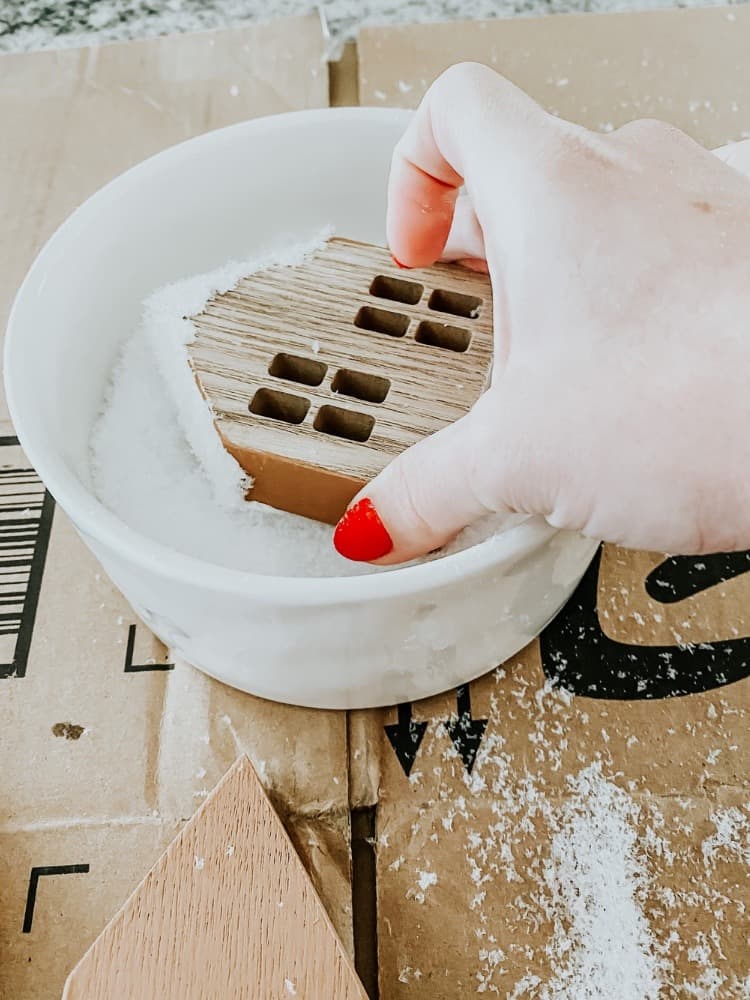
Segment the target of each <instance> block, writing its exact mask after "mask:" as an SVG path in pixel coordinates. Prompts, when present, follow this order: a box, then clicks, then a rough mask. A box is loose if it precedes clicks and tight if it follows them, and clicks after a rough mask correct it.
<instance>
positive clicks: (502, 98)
mask: <svg viewBox="0 0 750 1000" xmlns="http://www.w3.org/2000/svg"><path fill="white" fill-rule="evenodd" d="M548 118H549V116H547V115H546V114H545V113H544V112H543V111H542V110H541V108H540V107H539V105H538V104H536V103H535V102H534V101H533V100H532V99H531V98H530V97H528V96H527V95H526V94H524V93H523V92H522V91H521V90H519V89H518V88H517V87H515V86H513V84H511V83H509V82H508V81H507V80H505V79H504V78H503V77H501V76H499V75H498V74H497V73H495V72H494V71H492V70H490V69H488V68H487V67H485V66H480V65H478V64H474V63H464V64H461V65H458V66H454V67H452V68H451V69H449V70H447V71H446V72H445V73H443V74H442V76H440V77H439V78H438V79H437V80H436V81H435V83H434V84H433V85H432V87H431V88H430V89H429V91H428V92H427V94H426V96H425V98H424V100H423V102H422V104H421V105H420V107H419V110H418V111H417V113H416V115H415V116H414V118H413V119H412V121H411V123H410V124H409V127H408V128H407V130H406V133H405V134H404V136H403V138H402V139H401V141H400V142H399V143H398V145H397V147H396V149H395V151H394V155H393V162H392V165H391V175H390V178H389V183H388V215H387V232H388V243H389V246H390V248H391V252H392V253H393V255H394V257H395V258H396V260H398V261H399V262H400V263H402V264H403V265H405V266H407V267H422V266H428V265H430V264H433V263H434V262H435V261H436V260H437V259H438V258H439V257H440V256H441V254H442V252H443V249H444V248H445V245H446V242H447V240H448V236H449V233H450V229H451V225H452V222H453V215H454V211H455V207H456V201H457V199H458V192H459V189H460V188H461V186H462V184H464V183H466V185H467V187H468V189H469V191H470V193H471V195H472V198H473V200H474V204H475V205H477V206H478V205H480V204H481V203H482V202H483V201H484V200H485V199H486V198H487V196H490V195H491V196H492V200H493V202H494V203H495V204H496V205H499V204H500V203H501V202H502V191H503V189H504V187H505V188H507V187H508V185H507V184H505V185H504V182H503V179H504V174H505V170H504V168H503V165H504V164H508V163H510V162H511V161H513V160H515V159H517V158H518V157H519V156H522V155H524V150H527V148H528V145H529V143H528V133H529V131H530V130H531V131H534V130H537V131H538V129H539V128H540V127H541V126H542V124H543V123H544V122H545V121H547V120H548ZM483 196H484V197H483Z"/></svg>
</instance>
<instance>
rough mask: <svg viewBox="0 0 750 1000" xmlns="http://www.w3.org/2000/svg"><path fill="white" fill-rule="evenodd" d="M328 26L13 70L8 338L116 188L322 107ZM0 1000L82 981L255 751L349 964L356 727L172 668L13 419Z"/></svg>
mask: <svg viewBox="0 0 750 1000" xmlns="http://www.w3.org/2000/svg"><path fill="white" fill-rule="evenodd" d="M323 53H324V39H323V36H322V32H321V26H320V20H319V18H317V17H314V16H313V17H309V18H294V19H290V20H288V21H279V22H276V23H275V24H270V25H259V26H256V27H252V28H247V29H243V30H240V31H232V32H216V33H208V34H200V35H186V36H182V37H177V38H164V39H154V40H149V41H144V42H136V43H129V44H125V45H113V46H107V47H104V48H101V49H92V50H83V51H77V50H68V51H62V52H44V53H34V54H28V55H6V56H2V57H0V125H1V126H2V133H3V142H2V144H0V329H3V330H4V327H5V319H6V317H7V313H8V309H9V307H10V301H11V297H12V295H13V293H14V292H15V289H16V287H17V285H18V283H19V282H20V280H21V278H22V276H23V274H24V272H25V270H26V268H27V267H28V265H29V263H30V262H31V259H32V257H33V255H34V253H35V252H36V251H37V250H38V249H39V247H40V245H41V243H42V242H43V240H44V239H46V238H47V237H48V236H49V235H50V233H51V232H52V230H53V229H54V228H55V226H56V225H57V224H58V223H60V222H61V221H62V219H63V218H64V216H65V215H67V213H68V212H70V211H71V210H72V209H73V208H74V207H75V206H76V205H77V204H78V203H79V202H81V201H82V200H83V199H85V198H86V197H87V196H88V195H89V194H91V193H92V192H93V191H94V190H95V189H96V188H98V187H99V186H100V185H101V184H103V183H105V182H106V181H107V180H109V179H110V178H111V177H112V176H114V175H115V174H117V173H119V172H120V171H122V170H124V169H125V168H127V167H128V166H130V165H131V164H133V163H135V162H136V161H138V160H141V159H143V158H144V157H145V156H148V155H149V154H151V153H154V152H156V151H157V150H159V149H161V148H163V147H165V146H168V145H170V144H172V143H174V142H177V141H179V140H182V139H185V138H187V137H189V136H191V135H195V134H197V133H199V132H202V131H205V130H206V129H209V128H214V127H218V126H222V125H226V124H230V123H232V122H235V121H239V120H241V119H243V118H247V117H250V116H253V115H259V114H264V113H272V112H279V111H286V110H291V109H299V108H307V107H320V106H325V105H326V103H327V100H328V77H327V71H326V66H325V62H324V54H323ZM0 429H2V430H3V431H4V433H5V437H4V438H1V439H0V605H2V607H1V608H0V615H1V618H0V620H1V621H2V628H0V732H1V733H2V737H1V743H2V756H3V768H2V779H0V996H2V997H9V998H10V997H13V998H14V1000H24V998H32V997H33V998H34V1000H45V998H47V997H49V998H52V997H59V996H60V993H61V990H62V985H63V982H64V980H65V977H66V975H67V973H68V972H69V971H70V969H71V967H72V966H73V964H74V963H75V961H76V960H77V959H78V958H80V956H81V955H82V954H83V952H84V950H85V948H86V947H87V946H88V945H89V944H90V942H91V941H92V940H93V938H94V937H95V936H96V934H97V933H98V932H99V931H100V930H101V928H102V927H103V926H104V924H105V923H106V921H107V920H108V919H109V918H110V917H111V916H112V914H113V913H114V912H115V910H116V909H117V908H118V907H119V905H120V904H121V903H122V901H123V900H124V898H125V897H126V896H127V895H128V894H129V893H130V892H131V891H132V889H133V888H134V886H135V885H136V884H137V883H138V881H139V880H140V879H141V878H142V877H143V875H144V874H145V872H146V871H147V870H148V869H149V867H150V866H151V865H152V864H153V862H154V860H155V859H156V858H157V857H158V855H159V854H160V853H161V851H162V850H163V849H164V848H165V847H166V845H167V844H168V843H169V841H170V840H171V839H172V837H173V836H174V835H175V834H176V832H177V831H178V830H179V829H180V827H181V826H182V824H183V823H184V821H185V820H186V819H187V818H188V817H190V816H191V815H192V814H193V812H194V811H195V809H196V808H197V806H198V805H199V804H200V803H201V801H202V800H203V798H204V797H205V796H206V795H207V794H208V792H209V791H210V789H211V788H213V787H214V785H215V784H216V782H217V781H218V779H219V778H220V777H221V775H222V774H223V773H224V772H225V771H226V769H227V767H228V766H229V765H230V764H231V763H232V762H233V761H234V760H235V759H236V757H237V756H238V754H239V753H240V752H241V751H243V750H244V751H245V752H247V753H248V755H249V756H250V758H251V759H252V760H253V762H254V764H255V765H256V767H257V768H258V770H259V771H260V773H261V774H262V775H263V777H264V781H265V783H266V785H267V786H268V788H269V790H270V793H271V796H272V798H273V801H274V804H275V805H276V807H277V809H278V810H279V812H280V814H281V815H282V817H283V818H284V820H285V822H286V824H287V826H288V828H289V829H290V832H291V834H292V836H293V839H294V840H295V844H296V846H297V849H298V850H299V852H300V854H301V856H302V858H303V860H304V862H305V864H306V866H307V867H308V869H309V870H310V872H311V874H312V876H313V879H314V881H315V882H316V885H317V886H318V888H319V889H320V891H321V892H322V894H323V898H324V901H325V903H326V906H327V908H328V910H329V912H330V914H331V916H332V918H333V920H334V923H335V924H336V926H337V928H338V930H339V933H340V934H341V936H342V938H343V940H344V943H345V944H346V946H347V947H349V948H351V891H350V882H349V811H348V797H347V759H346V751H347V745H346V717H345V716H344V715H343V714H336V713H324V712H313V711H309V712H307V711H304V710H296V709H289V708H286V707H284V706H277V705H269V704H267V703H265V702H260V701H258V700H257V699H254V698H251V697H249V696H247V695H244V694H241V693H240V692H237V691H233V690H231V689H229V688H226V687H224V686H222V685H220V684H218V683H216V682H214V681H211V680H209V679H208V678H207V677H205V676H203V675H202V674H199V673H198V672H197V671H195V670H193V669H192V668H191V667H189V666H187V665H185V664H181V663H175V662H174V661H173V660H172V659H171V658H170V656H169V654H168V651H167V650H166V649H165V648H164V647H163V646H162V645H161V644H160V643H159V642H158V641H157V640H156V639H155V638H154V637H153V636H152V635H151V633H150V632H149V631H148V630H147V629H146V627H145V626H144V625H143V624H142V623H141V622H139V621H138V620H137V618H136V617H135V616H134V614H133V612H132V610H131V609H130V608H129V606H128V605H127V603H126V602H125V600H124V599H123V598H122V597H121V596H120V595H119V594H118V593H117V591H116V590H115V589H114V587H113V586H112V585H111V584H110V583H109V581H108V580H107V579H106V577H105V576H104V574H103V573H102V572H101V571H100V570H99V567H98V565H97V564H96V562H95V560H94V559H93V557H91V556H90V555H89V553H88V550H87V549H86V548H85V547H84V545H83V544H82V543H81V542H80V540H79V539H78V537H77V536H76V534H75V532H74V531H73V529H72V527H71V525H70V523H69V522H68V520H67V519H66V517H65V515H64V514H63V513H62V511H60V510H59V509H55V505H54V502H53V501H52V500H51V498H50V497H49V496H48V495H46V494H45V491H44V488H43V487H42V485H41V484H40V482H39V480H38V478H37V477H36V475H35V474H34V473H33V471H32V470H30V469H29V464H28V462H27V461H26V459H25V457H24V456H23V454H22V452H21V449H20V448H19V447H18V445H17V443H16V442H15V439H14V438H13V436H12V435H13V431H12V428H11V427H10V425H9V424H8V423H7V411H6V410H5V403H4V401H2V402H1V403H0Z"/></svg>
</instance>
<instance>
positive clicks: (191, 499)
mask: <svg viewBox="0 0 750 1000" xmlns="http://www.w3.org/2000/svg"><path fill="white" fill-rule="evenodd" d="M328 235H329V231H326V232H323V233H318V234H317V235H316V236H315V237H314V238H313V239H311V240H308V241H307V242H302V243H298V244H295V245H293V246H287V247H285V248H283V249H282V250H280V251H279V250H277V251H275V252H269V253H266V254H264V255H263V256H261V257H259V258H258V259H255V260H247V261H243V262H231V263H229V264H227V265H226V266H225V267H223V268H220V269H219V270H216V271H213V272H211V273H209V274H203V275H198V276H196V277H193V278H189V279H187V280H184V281H180V282H177V283H175V284H172V285H169V286H167V287H166V288H163V289H161V290H159V291H157V292H156V293H154V294H153V295H152V296H151V297H150V298H149V299H148V300H147V301H146V303H145V304H144V310H143V320H142V323H141V325H140V326H139V328H138V329H137V330H136V331H135V333H134V334H133V336H132V337H131V338H130V339H129V340H128V342H127V343H126V344H125V345H124V348H123V350H122V353H121V356H120V359H119V361H118V363H117V365H116V367H115V369H114V372H113V376H112V380H111V384H110V386H109V388H108V390H107V394H106V399H105V406H104V411H103V413H102V415H101V416H100V418H99V420H98V421H97V423H96V425H95V427H94V430H93V433H92V437H91V470H92V480H93V485H94V490H95V492H96V494H97V496H98V497H99V499H100V500H101V501H102V502H103V503H104V504H105V505H106V506H107V507H109V508H110V510H112V511H113V512H114V513H115V514H117V515H118V516H119V517H120V518H122V520H123V521H125V522H126V523H127V524H128V525H129V526H130V527H131V528H133V529H135V530H136V531H140V532H141V533H142V534H144V535H146V536H147V537H149V538H153V539H155V540H157V541H159V542H161V543H162V544H163V545H165V546H167V547H169V548H172V549H175V550H177V551H179V552H182V553H185V554H187V555H191V556H194V557H196V558H198V559H202V560H204V561H206V562H209V563H214V564H217V565H221V566H226V567H230V568H234V569H241V570H248V571H251V572H254V573H260V574H266V575H279V576H354V575H359V574H363V573H372V572H383V570H382V569H380V570H378V569H376V568H374V567H371V566H367V565H362V564H356V563H352V562H350V561H349V560H346V559H343V558H341V557H340V556H339V555H338V554H337V553H336V551H335V549H334V548H333V545H332V529H331V528H330V527H329V526H328V525H325V524H320V523H318V522H316V521H310V520H308V519H306V518H302V517H297V516H295V515H293V514H287V513H285V512H281V511H277V510H273V509H271V508H269V507H266V506H264V505H262V504H258V503H252V502H247V501H246V500H245V499H244V494H245V490H246V487H247V479H246V477H245V475H244V473H243V471H242V469H241V468H240V466H239V465H238V464H237V462H236V461H235V460H234V459H233V458H232V457H231V456H230V455H229V454H228V453H227V451H226V450H225V449H224V447H223V446H222V444H221V441H220V438H219V436H218V434H217V432H216V429H215V427H214V424H213V419H212V415H211V411H210V409H209V407H208V404H207V403H206V402H205V401H204V400H203V397H202V396H201V394H200V392H199V391H198V388H197V386H196V383H195V379H194V377H193V374H192V371H191V369H190V367H189V364H188V351H187V346H188V344H189V343H190V342H191V340H192V339H193V337H194V335H195V329H194V327H193V325H192V323H191V322H190V321H189V319H186V318H185V317H187V316H190V315H195V314H197V313H199V312H201V310H202V309H203V306H204V305H205V303H206V301H207V300H208V299H209V298H210V297H211V296H213V295H214V294H217V293H220V292H223V291H226V290H228V289H230V288H232V287H233V286H234V285H236V283H237V282H238V281H239V279H240V278H241V277H243V276H244V275H247V274H251V273H253V272H254V271H257V270H259V269H262V268H265V267H270V266H277V265H281V264H289V265H293V264H297V263H300V262H301V261H302V260H304V258H305V257H306V256H307V255H308V254H309V253H311V252H312V251H313V250H315V249H316V248H317V247H319V246H320V245H321V244H322V243H323V241H324V240H325V239H326V238H327V236H328ZM518 520H519V518H518V517H507V516H497V517H492V518H486V519H484V521H483V522H482V523H481V524H480V525H478V526H477V525H475V526H473V527H472V528H470V529H467V531H466V532H465V533H462V535H461V536H459V538H457V539H456V540H455V541H454V542H453V543H451V545H450V546H448V547H446V549H445V550H444V552H443V554H449V553H451V552H455V551H458V550H460V549H462V548H466V547H468V546H470V545H473V544H475V543H477V542H478V541H481V540H483V539H485V538H487V537H489V536H490V535H492V534H495V533H497V532H498V531H499V530H501V529H503V528H505V527H510V526H512V525H514V524H515V523H517V522H518Z"/></svg>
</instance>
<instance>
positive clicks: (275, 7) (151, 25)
mask: <svg viewBox="0 0 750 1000" xmlns="http://www.w3.org/2000/svg"><path fill="white" fill-rule="evenodd" d="M674 6H680V7H698V6H707V4H706V2H705V0H325V2H323V3H315V2H314V0H149V2H146V0H0V51H15V52H18V51H30V50H33V49H42V48H60V47H68V46H77V45H86V44H91V43H93V42H108V41H123V40H125V39H128V38H145V37H148V36H153V35H161V34H168V33H172V32H180V31H198V30H203V29H211V28H227V27H234V26H235V25H239V24H247V23H248V22H251V21H256V20H267V19H269V18H272V17H282V16H286V15H293V14H307V13H309V12H310V11H313V10H315V9H318V10H320V11H321V13H322V14H323V16H324V18H325V22H326V24H327V26H328V30H329V31H330V34H331V43H332V52H333V54H334V55H335V54H336V52H335V50H336V47H337V46H338V45H340V43H341V42H343V41H345V40H346V39H347V38H350V37H353V35H354V34H355V33H356V31H357V29H358V28H359V27H361V26H363V25H367V24H378V25H385V24H413V23H415V22H419V21H445V20H454V19H464V20H465V19H474V18H492V17H512V16H514V15H517V14H524V15H529V14H548V13H549V14H557V13H563V12H572V11H608V10H646V9H651V8H657V7H674Z"/></svg>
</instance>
